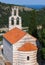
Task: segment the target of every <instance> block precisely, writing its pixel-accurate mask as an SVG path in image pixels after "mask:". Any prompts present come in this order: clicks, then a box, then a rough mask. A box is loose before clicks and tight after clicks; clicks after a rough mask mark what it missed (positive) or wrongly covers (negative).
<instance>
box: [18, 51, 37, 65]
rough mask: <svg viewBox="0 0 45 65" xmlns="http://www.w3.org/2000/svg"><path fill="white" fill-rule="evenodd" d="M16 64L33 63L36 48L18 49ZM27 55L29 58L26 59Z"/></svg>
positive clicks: (33, 64) (29, 64)
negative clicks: (32, 49)
mask: <svg viewBox="0 0 45 65" xmlns="http://www.w3.org/2000/svg"><path fill="white" fill-rule="evenodd" d="M18 55H19V57H18V65H35V64H36V63H37V50H35V51H30V52H21V51H19V54H18ZM27 56H29V60H27Z"/></svg>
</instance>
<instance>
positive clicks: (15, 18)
mask: <svg viewBox="0 0 45 65" xmlns="http://www.w3.org/2000/svg"><path fill="white" fill-rule="evenodd" d="M15 27H17V28H19V29H22V20H21V17H20V16H19V12H18V8H17V7H14V8H12V13H11V16H10V17H9V30H11V29H13V28H15Z"/></svg>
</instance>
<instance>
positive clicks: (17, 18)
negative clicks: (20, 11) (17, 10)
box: [17, 17, 19, 25]
mask: <svg viewBox="0 0 45 65" xmlns="http://www.w3.org/2000/svg"><path fill="white" fill-rule="evenodd" d="M17 25H19V18H18V17H17Z"/></svg>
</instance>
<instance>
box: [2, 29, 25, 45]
mask: <svg viewBox="0 0 45 65" xmlns="http://www.w3.org/2000/svg"><path fill="white" fill-rule="evenodd" d="M25 34H26V32H24V31H22V30H20V29H18V28H13V29H12V30H10V31H8V32H7V33H5V34H4V35H3V37H4V38H5V39H6V40H7V41H9V42H10V43H11V44H14V43H16V42H17V41H18V40H20V39H21V38H22V37H23V36H24V35H25Z"/></svg>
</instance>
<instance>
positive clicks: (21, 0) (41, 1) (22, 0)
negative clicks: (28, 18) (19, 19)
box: [0, 0, 45, 5]
mask: <svg viewBox="0 0 45 65" xmlns="http://www.w3.org/2000/svg"><path fill="white" fill-rule="evenodd" d="M0 2H3V3H9V4H18V5H45V0H0Z"/></svg>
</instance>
